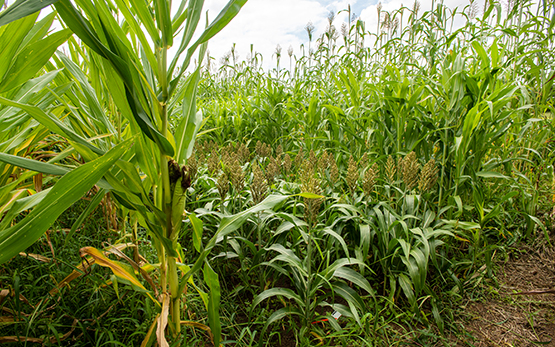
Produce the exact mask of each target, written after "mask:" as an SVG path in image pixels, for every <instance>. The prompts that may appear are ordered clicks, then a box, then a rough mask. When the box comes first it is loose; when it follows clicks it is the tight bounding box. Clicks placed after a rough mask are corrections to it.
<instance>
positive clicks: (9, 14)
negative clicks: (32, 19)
mask: <svg viewBox="0 0 555 347" xmlns="http://www.w3.org/2000/svg"><path fill="white" fill-rule="evenodd" d="M57 1H58V0H40V1H37V0H17V1H16V2H15V3H14V4H13V5H11V6H10V7H8V8H7V9H6V10H5V11H4V12H2V13H0V26H3V25H6V24H8V23H11V22H13V21H14V20H18V19H21V18H23V17H27V16H28V15H30V14H33V13H35V12H38V11H40V10H42V9H43V8H45V7H46V6H50V5H52V4H54V3H56V2H57Z"/></svg>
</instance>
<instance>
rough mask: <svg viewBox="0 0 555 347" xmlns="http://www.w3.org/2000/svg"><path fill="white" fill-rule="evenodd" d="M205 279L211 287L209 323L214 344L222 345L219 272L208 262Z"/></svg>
mask: <svg viewBox="0 0 555 347" xmlns="http://www.w3.org/2000/svg"><path fill="white" fill-rule="evenodd" d="M204 280H205V281H206V285H208V288H210V292H209V293H208V307H207V309H208V324H209V325H210V330H211V331H212V336H213V338H214V341H212V343H213V344H214V346H219V345H220V339H221V334H222V325H221V323H220V281H219V279H218V274H217V273H216V272H214V270H212V268H211V267H210V265H209V264H208V263H205V264H204Z"/></svg>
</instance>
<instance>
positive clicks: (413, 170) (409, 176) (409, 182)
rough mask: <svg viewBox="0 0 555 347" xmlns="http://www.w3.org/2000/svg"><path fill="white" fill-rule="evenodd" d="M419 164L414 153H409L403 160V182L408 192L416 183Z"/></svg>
mask: <svg viewBox="0 0 555 347" xmlns="http://www.w3.org/2000/svg"><path fill="white" fill-rule="evenodd" d="M419 170H420V164H419V163H418V159H416V153H414V152H410V153H409V154H407V156H406V157H405V159H404V160H403V181H404V182H405V186H406V188H407V189H408V190H412V188H414V187H415V186H416V184H417V183H418V171H419Z"/></svg>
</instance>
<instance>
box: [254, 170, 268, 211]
mask: <svg viewBox="0 0 555 347" xmlns="http://www.w3.org/2000/svg"><path fill="white" fill-rule="evenodd" d="M250 190H251V194H252V201H253V203H254V204H255V205H256V204H258V203H259V202H261V201H262V200H264V198H265V197H266V192H267V191H268V185H267V184H266V178H265V177H264V173H263V172H262V170H261V169H260V166H259V165H258V163H257V162H256V161H255V162H254V166H253V169H252V183H251V185H250Z"/></svg>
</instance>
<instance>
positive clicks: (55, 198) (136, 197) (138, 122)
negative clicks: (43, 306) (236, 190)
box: [2, 0, 246, 345]
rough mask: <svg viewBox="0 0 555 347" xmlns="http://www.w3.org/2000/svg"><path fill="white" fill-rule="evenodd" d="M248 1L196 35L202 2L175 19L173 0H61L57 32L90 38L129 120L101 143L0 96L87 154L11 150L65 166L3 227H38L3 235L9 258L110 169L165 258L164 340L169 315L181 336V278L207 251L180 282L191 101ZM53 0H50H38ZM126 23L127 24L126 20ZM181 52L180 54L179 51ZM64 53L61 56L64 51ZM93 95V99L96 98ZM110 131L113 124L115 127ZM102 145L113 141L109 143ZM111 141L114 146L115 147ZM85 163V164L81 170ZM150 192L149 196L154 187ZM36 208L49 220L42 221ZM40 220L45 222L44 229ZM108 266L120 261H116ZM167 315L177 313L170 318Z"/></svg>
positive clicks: (109, 88) (22, 10) (98, 67)
mask: <svg viewBox="0 0 555 347" xmlns="http://www.w3.org/2000/svg"><path fill="white" fill-rule="evenodd" d="M245 2H246V0H244V1H230V2H229V3H228V4H227V5H226V7H225V8H224V9H223V10H222V12H221V13H220V14H219V15H218V17H216V19H215V20H214V21H213V22H212V23H211V24H210V25H208V26H207V27H206V29H205V30H204V31H203V32H202V34H201V36H200V37H199V38H198V39H197V40H196V41H195V42H193V43H191V42H192V38H193V34H194V33H195V31H196V28H197V26H198V23H199V22H200V19H201V14H202V6H203V1H189V2H182V3H180V4H179V5H178V8H177V11H176V12H175V14H174V16H173V18H171V11H172V8H171V4H170V3H169V2H165V1H154V2H152V3H142V2H136V1H131V2H127V1H115V2H111V1H105V2H104V1H103V2H98V1H95V2H93V1H86V0H85V1H78V2H76V6H77V7H76V6H75V5H74V4H73V3H71V2H70V1H67V0H61V1H58V2H55V8H56V10H57V12H58V15H59V16H60V17H61V18H62V20H63V22H64V24H65V25H67V27H68V28H69V29H66V30H64V31H62V32H60V33H59V34H55V35H54V37H59V36H63V35H66V36H65V38H67V33H68V32H69V30H71V31H73V32H74V33H75V35H77V37H79V38H80V39H81V41H82V43H84V44H85V45H86V46H87V47H88V49H89V50H90V51H89V53H88V54H89V55H91V56H92V57H93V58H92V59H90V61H89V63H90V64H89V72H92V71H102V72H103V73H104V76H110V83H107V84H106V85H105V86H104V87H105V91H106V92H109V93H110V95H111V100H112V101H113V103H114V104H115V106H116V107H117V109H118V112H120V113H121V114H122V115H123V117H124V118H125V120H126V121H127V126H126V127H125V129H121V124H120V132H121V133H120V138H108V139H103V140H100V141H98V142H100V143H102V144H103V145H104V146H97V145H95V144H93V143H92V142H88V141H87V140H86V139H87V138H91V137H92V136H96V135H100V134H85V136H80V135H78V134H77V133H76V132H74V131H72V130H70V129H67V128H66V127H64V126H63V125H62V124H61V123H60V121H59V120H57V119H56V118H54V116H53V115H52V114H48V113H47V112H48V111H47V112H45V111H44V110H42V109H40V108H38V107H36V106H30V105H22V104H18V103H16V102H14V101H10V100H4V99H3V100H2V103H3V104H5V105H6V104H7V105H10V106H16V107H20V108H22V109H23V110H25V111H27V112H29V113H30V114H31V115H33V116H34V117H35V118H41V117H42V119H43V122H44V123H48V122H49V125H50V126H48V128H49V130H50V131H53V132H57V133H59V134H61V135H64V136H68V137H69V138H72V139H74V141H75V143H72V145H73V147H74V148H75V149H76V150H77V151H78V152H79V154H80V155H81V156H82V157H83V158H84V159H85V160H86V161H89V163H87V164H85V165H82V166H80V167H78V168H76V169H74V170H71V171H70V172H69V173H67V174H66V172H67V171H68V170H65V169H62V168H59V167H57V166H54V165H46V164H43V165H41V164H40V163H38V162H33V161H28V160H24V159H19V158H14V157H10V158H11V159H10V160H11V164H16V165H20V166H23V167H27V168H30V169H34V170H35V171H39V172H44V173H49V174H65V175H64V177H63V178H62V179H60V181H59V182H58V184H57V185H56V189H53V190H52V191H51V192H50V193H49V194H48V195H47V197H46V198H45V199H44V200H43V201H41V203H39V204H38V205H37V206H36V208H35V209H34V210H33V213H32V214H31V215H29V216H28V217H27V218H26V219H24V221H23V222H21V223H18V224H17V225H16V226H14V227H13V228H11V229H7V230H5V231H4V234H5V235H8V237H9V238H8V241H9V240H10V238H11V240H13V239H14V238H15V236H16V235H22V236H26V234H25V233H27V232H32V233H33V237H26V240H29V241H28V242H26V243H25V244H24V245H21V246H19V247H15V246H14V244H13V241H12V243H8V241H4V242H3V243H2V250H4V252H3V253H4V254H3V257H2V259H3V261H5V260H7V259H9V258H10V257H11V256H12V255H13V254H14V252H17V251H18V250H19V249H20V247H27V246H28V245H29V244H30V243H32V242H33V241H34V240H36V239H37V238H38V236H40V234H42V233H43V232H44V230H45V228H47V227H48V225H49V224H51V223H52V222H53V221H54V219H55V218H56V217H57V216H58V215H59V212H58V213H54V212H53V210H57V211H63V210H64V209H65V208H67V207H68V206H69V205H70V204H71V203H72V202H73V201H75V199H77V198H78V197H80V196H81V195H83V194H84V192H85V191H87V190H88V189H89V188H90V187H91V186H92V185H93V184H95V183H97V182H98V181H99V180H100V179H101V178H102V177H103V176H106V178H105V179H106V181H107V182H106V183H105V184H104V188H105V189H107V190H110V191H112V194H113V195H114V196H115V197H116V199H117V200H118V201H119V202H120V203H121V204H122V205H123V206H125V207H126V208H128V209H130V210H134V211H137V213H138V214H139V215H140V220H141V224H143V225H144V226H145V227H146V228H147V229H148V230H149V232H150V233H151V236H152V237H153V239H154V240H155V246H156V249H157V251H158V258H159V261H160V267H159V270H160V277H159V278H160V283H159V288H160V296H159V297H158V298H157V300H158V301H159V304H160V306H161V313H160V315H159V316H158V319H157V320H156V321H155V323H154V325H153V327H154V326H157V329H156V336H157V339H158V342H159V344H161V345H167V341H166V333H165V329H166V326H167V325H168V324H169V327H170V331H171V335H172V337H173V338H174V339H175V338H177V337H178V336H179V332H180V327H181V295H182V294H181V293H182V292H183V288H184V287H183V284H184V283H187V282H186V281H187V280H188V278H189V277H190V276H191V274H192V273H194V272H196V271H198V269H199V268H200V267H201V265H202V263H203V260H204V258H205V257H206V254H205V255H204V256H202V255H201V257H200V258H199V259H198V263H197V264H195V266H194V267H193V269H190V270H189V271H188V273H187V274H186V275H185V276H184V278H183V279H182V282H181V283H182V284H180V281H179V275H178V263H179V262H180V261H181V260H180V259H181V258H180V257H179V254H178V248H177V239H178V237H179V235H180V233H181V230H182V229H181V223H182V214H183V210H184V204H185V192H186V190H187V188H188V187H189V186H190V183H191V182H190V180H191V176H190V172H189V171H188V169H187V167H186V166H184V165H185V162H186V160H187V158H188V157H189V156H190V155H191V152H192V148H193V144H194V139H195V135H196V132H197V131H198V127H199V125H200V122H201V119H202V114H201V113H200V112H197V110H196V102H195V93H196V88H197V84H198V81H199V79H200V62H201V61H202V59H203V57H204V54H205V51H206V42H207V41H208V39H210V38H211V37H213V36H214V35H215V34H216V33H217V32H219V31H220V30H221V29H222V28H223V27H224V26H225V25H226V24H227V23H229V21H231V19H232V18H233V17H234V16H235V15H236V14H237V13H238V12H239V10H240V9H241V7H242V6H243V5H244V4H245ZM49 4H50V3H48V2H45V3H43V4H42V7H44V6H47V5H49ZM40 8H41V7H37V4H36V2H34V1H18V2H16V3H15V4H13V5H12V6H11V7H10V8H8V9H7V10H6V11H5V12H4V13H2V19H3V20H4V21H5V22H10V21H13V20H15V19H19V18H21V17H25V16H26V15H27V14H30V13H34V12H36V11H37V10H40ZM120 16H121V17H120ZM118 18H122V22H121V23H120V22H118ZM30 20H31V21H32V20H33V19H32V18H31V19H30ZM124 22H125V25H122V23H124ZM179 32H183V35H182V37H181V42H179V44H178V46H177V47H178V49H177V53H176V54H175V55H174V56H173V58H172V57H170V56H169V54H168V50H169V48H170V47H171V46H173V45H174V39H175V40H176V43H177V39H176V36H177V34H178V33H179ZM199 47H200V53H199V64H198V66H197V67H196V68H194V69H193V71H192V72H191V73H190V74H189V75H188V76H187V78H186V80H185V82H184V83H180V81H181V80H182V79H183V76H184V75H185V71H186V70H187V68H188V67H189V64H190V61H191V59H192V57H193V54H194V53H195V51H196V50H197V49H198V48H199ZM185 51H186V54H185V57H184V60H183V62H182V63H181V60H180V59H181V56H182V54H183V53H184V52H185ZM61 59H62V61H63V60H64V58H63V57H62V58H61ZM64 65H65V67H66V69H68V70H69V71H71V72H72V74H73V77H74V78H75V79H76V80H78V81H83V76H82V75H81V73H80V71H79V69H78V68H77V66H76V65H75V64H72V63H71V62H69V61H67V60H66V61H65V62H64ZM16 67H17V66H16ZM93 67H94V69H93ZM24 76H25V75H23V76H21V77H24ZM6 81H8V80H6ZM6 83H8V82H6ZM85 87H86V86H85ZM88 100H89V102H91V101H92V100H91V98H88ZM179 104H181V107H179ZM93 106H94V103H90V104H89V107H90V110H91V113H93V112H94V111H95V109H94V107H93ZM96 111H99V110H96ZM177 112H179V113H181V121H180V122H179V124H178V125H177V127H176V129H175V134H172V133H171V132H170V128H169V119H170V117H171V115H172V114H173V113H177ZM79 116H85V115H79ZM96 116H98V115H96ZM85 121H86V119H85ZM108 125H109V124H108ZM112 129H113V128H112ZM107 130H108V131H110V130H111V129H110V127H108V129H107ZM87 135H88V136H87ZM125 138H127V140H126V139H125ZM118 142H119V144H118ZM114 145H115V146H114ZM131 146H132V147H131ZM102 147H107V148H108V150H106V149H104V148H102ZM111 147H113V149H110V148H111ZM124 152H126V154H125V156H123V160H120V161H118V159H119V158H120V157H122V155H123V154H124ZM105 153H106V154H105ZM152 158H157V160H154V161H153V160H152ZM116 162H117V168H115V167H114V169H112V170H111V171H109V172H108V171H107V170H109V169H110V168H111V167H112V165H114V164H115V163H116ZM139 168H140V169H139ZM83 172H86V174H85V175H84V176H82V175H83ZM141 172H144V173H146V175H147V177H148V178H147V179H146V180H141V178H140V174H141ZM79 178H80V180H79ZM149 192H151V193H152V195H149ZM36 216H38V217H39V218H37V217H36ZM44 216H46V217H44ZM40 217H42V218H46V219H42V220H41V219H40ZM37 223H40V228H39V227H38V225H37ZM197 232H201V231H198V230H197ZM8 251H9V253H8ZM199 251H200V248H199ZM87 254H90V255H93V256H95V257H96V258H97V261H100V259H102V257H101V255H100V253H98V252H95V251H93V250H91V251H89V252H87ZM105 262H106V260H105ZM105 264H106V263H105ZM111 268H112V270H114V267H113V266H112V267H111ZM114 271H115V270H114ZM204 274H205V280H206V281H207V283H208V285H209V287H210V288H211V292H210V299H209V302H208V312H209V313H208V315H209V323H210V326H211V328H212V334H213V338H214V343H215V344H216V345H218V344H219V339H220V332H219V331H220V328H219V319H218V305H219V294H218V293H219V284H218V280H217V275H216V274H215V273H214V271H213V270H212V269H211V267H210V265H208V263H206V264H205V266H204ZM168 316H169V317H171V318H170V320H169V322H168ZM152 331H153V329H151V332H152ZM150 335H151V333H149V334H148V335H147V340H148V339H149V337H150Z"/></svg>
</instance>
